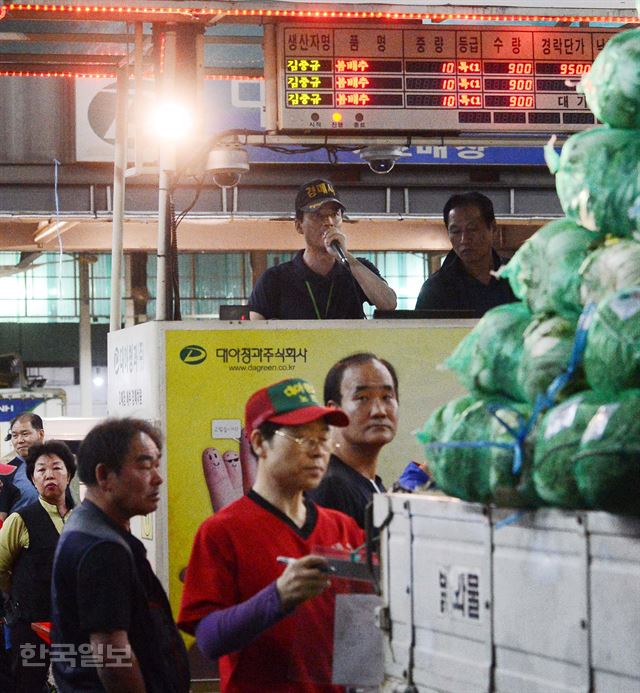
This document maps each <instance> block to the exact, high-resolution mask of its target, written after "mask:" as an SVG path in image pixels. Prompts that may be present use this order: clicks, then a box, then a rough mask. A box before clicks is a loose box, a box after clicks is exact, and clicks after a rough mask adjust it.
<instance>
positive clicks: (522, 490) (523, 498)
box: [488, 403, 544, 508]
mask: <svg viewBox="0 0 640 693" xmlns="http://www.w3.org/2000/svg"><path fill="white" fill-rule="evenodd" d="M518 414H520V416H518ZM530 416H531V409H530V408H529V407H528V406H524V405H521V404H517V403H513V404H511V405H510V406H509V408H504V407H503V408H500V409H498V410H497V411H496V412H495V415H492V416H491V417H490V421H489V430H488V434H489V438H488V440H491V441H505V442H508V443H511V442H513V440H514V438H513V436H512V435H510V434H508V431H507V429H506V428H505V426H504V425H503V424H502V423H501V421H502V422H504V423H505V424H507V426H509V427H510V428H511V429H512V430H513V431H517V430H518V429H519V428H520V426H522V424H523V423H524V421H525V420H526V419H528V418H529V417H530ZM499 419H500V420H499ZM521 455H522V456H521V460H520V468H519V470H518V472H517V473H514V469H513V467H514V454H513V452H512V451H509V450H504V449H500V448H493V449H492V453H491V460H490V466H489V488H490V490H491V496H492V499H493V502H494V503H495V504H496V505H499V506H504V507H509V508H537V507H539V506H541V505H544V501H543V500H542V499H541V498H540V496H539V495H538V493H537V491H536V488H535V484H534V483H533V473H532V472H533V444H532V441H531V440H530V439H527V440H525V441H524V442H523V444H522V448H521Z"/></svg>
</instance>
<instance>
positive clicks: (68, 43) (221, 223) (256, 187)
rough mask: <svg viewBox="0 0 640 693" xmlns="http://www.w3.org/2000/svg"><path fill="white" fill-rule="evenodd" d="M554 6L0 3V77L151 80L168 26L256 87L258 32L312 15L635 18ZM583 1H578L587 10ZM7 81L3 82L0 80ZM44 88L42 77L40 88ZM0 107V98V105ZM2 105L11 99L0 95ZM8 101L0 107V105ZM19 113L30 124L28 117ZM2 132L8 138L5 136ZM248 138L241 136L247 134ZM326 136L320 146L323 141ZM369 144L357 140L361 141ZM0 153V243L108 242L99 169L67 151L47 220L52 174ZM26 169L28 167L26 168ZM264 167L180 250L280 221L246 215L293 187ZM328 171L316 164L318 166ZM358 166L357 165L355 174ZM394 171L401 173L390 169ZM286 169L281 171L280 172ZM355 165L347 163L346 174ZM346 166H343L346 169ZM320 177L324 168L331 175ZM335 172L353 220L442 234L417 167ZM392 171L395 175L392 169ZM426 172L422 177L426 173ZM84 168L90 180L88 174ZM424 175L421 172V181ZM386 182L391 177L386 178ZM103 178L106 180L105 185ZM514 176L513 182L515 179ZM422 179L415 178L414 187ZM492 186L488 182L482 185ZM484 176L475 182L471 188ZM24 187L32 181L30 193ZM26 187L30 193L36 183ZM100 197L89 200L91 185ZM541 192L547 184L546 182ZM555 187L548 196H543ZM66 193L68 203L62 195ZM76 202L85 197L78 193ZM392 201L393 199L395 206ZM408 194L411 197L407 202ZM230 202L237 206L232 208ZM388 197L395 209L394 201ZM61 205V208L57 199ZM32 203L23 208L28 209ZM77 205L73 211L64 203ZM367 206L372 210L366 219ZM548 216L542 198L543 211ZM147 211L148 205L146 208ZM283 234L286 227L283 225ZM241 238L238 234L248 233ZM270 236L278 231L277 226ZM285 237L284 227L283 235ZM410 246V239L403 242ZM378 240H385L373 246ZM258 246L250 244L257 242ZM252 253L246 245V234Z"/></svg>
mask: <svg viewBox="0 0 640 693" xmlns="http://www.w3.org/2000/svg"><path fill="white" fill-rule="evenodd" d="M560 5H561V6H559V7H554V8H549V7H548V3H547V2H546V1H545V0H508V2H506V3H501V4H499V5H475V4H471V3H469V2H464V1H457V0H451V1H450V2H446V3H445V2H436V3H435V4H427V3H424V2H418V1H416V2H414V1H412V0H404V2H400V3H389V2H383V3H377V2H357V1H351V2H338V1H334V2H330V3H329V2H326V3H317V2H310V1H309V2H305V1H300V0H297V1H295V2H286V1H279V2H269V1H268V0H264V1H263V2H255V1H253V0H251V1H246V0H236V1H232V2H215V1H196V0H185V1H177V0H166V1H165V0H128V1H127V2H115V1H114V0H98V2H95V3H88V2H82V1H81V0H68V1H67V2H46V3H43V4H40V3H15V2H9V3H7V2H5V3H3V4H2V5H0V79H2V80H3V81H2V83H1V84H2V86H4V87H6V85H7V79H8V80H9V81H10V80H11V78H13V77H15V78H26V77H30V78H35V79H38V78H41V79H43V80H44V78H46V77H58V78H61V79H62V80H63V81H64V78H67V79H69V78H79V77H86V78H90V77H98V76H106V77H110V78H114V79H115V78H116V76H117V75H118V74H119V73H120V74H122V73H125V74H126V75H127V76H128V77H129V78H130V79H131V80H136V79H139V78H142V77H144V76H146V75H149V74H150V75H152V76H153V73H154V70H155V69H157V65H158V61H159V60H162V57H163V56H162V50H163V43H162V41H161V40H158V37H159V36H162V35H163V32H164V31H165V30H167V28H171V30H174V29H176V28H177V30H178V31H180V30H182V29H184V28H185V27H186V29H185V31H189V30H190V29H193V31H194V32H196V33H198V32H200V33H201V34H202V37H203V40H202V53H201V55H199V56H197V59H198V60H200V61H201V64H202V71H201V75H202V77H203V78H204V79H206V78H213V77H215V78H218V79H237V80H262V79H263V78H264V51H263V45H262V44H263V38H264V36H263V35H264V27H265V26H267V25H270V24H273V23H274V22H276V23H277V22H279V21H283V20H290V19H292V18H294V19H300V20H305V19H311V20H314V21H323V22H341V21H344V20H347V19H349V20H354V19H356V20H358V21H359V22H361V21H363V22H370V23H371V24H372V25H375V24H378V23H380V22H387V23H397V22H403V23H407V22H408V23H416V24H420V23H422V22H425V21H426V22H434V23H442V22H445V23H446V22H451V21H464V22H467V23H472V24H475V23H478V22H483V21H490V20H493V21H502V22H516V23H517V22H531V21H534V20H536V21H545V22H548V23H551V24H556V25H568V24H571V23H575V22H578V23H581V24H584V23H587V22H605V23H614V24H616V25H619V26H632V25H636V24H638V23H639V22H640V19H639V18H638V16H637V14H636V12H635V7H634V3H633V0H598V1H597V2H591V1H588V2H585V0H562V2H561V3H560ZM585 5H586V6H585ZM4 78H7V79H4ZM43 83H44V82H43ZM5 101H6V100H5ZM8 101H9V102H10V101H11V99H9V100H8ZM9 107H10V105H6V104H5V108H9ZM25 117H27V118H28V117H29V114H28V113H26V114H25ZM56 119H57V114H52V118H51V126H52V127H58V128H61V129H63V130H64V128H65V127H66V124H64V123H62V124H61V123H59V122H56ZM4 136H5V137H7V135H6V133H5V135H4ZM253 138H254V141H258V140H260V139H261V138H262V139H265V140H266V139H267V138H269V139H270V140H271V141H273V142H277V143H278V144H280V145H282V146H285V147H286V146H287V145H288V144H296V143H299V142H303V141H315V142H316V143H318V142H320V143H322V139H323V138H319V139H318V138H316V139H315V140H310V139H309V138H307V140H305V138H304V137H302V136H300V137H297V138H296V137H289V136H284V137H282V136H279V135H278V134H277V133H270V134H268V135H265V134H262V135H260V134H258V135H253ZM245 141H246V142H250V138H249V137H247V138H246V139H245ZM324 141H325V142H326V141H328V140H327V138H324ZM339 141H340V142H342V143H344V144H352V145H356V144H357V142H355V141H354V138H353V137H351V138H346V139H345V138H342V139H339ZM363 141H364V142H371V141H374V138H372V137H371V136H367V137H365V138H364V139H361V140H360V145H362V142H363ZM382 141H384V142H397V143H404V142H406V138H404V139H403V138H397V139H394V138H393V137H389V136H388V135H387V136H386V137H384V138H382ZM413 141H414V142H420V141H424V143H426V144H428V143H433V144H438V143H440V142H441V141H442V140H441V139H438V138H424V139H423V140H419V139H418V138H414V140H413ZM2 154H3V152H2V151H1V149H0V185H5V186H6V188H5V191H6V194H4V195H3V197H4V199H5V200H15V203H14V204H13V206H10V205H9V203H6V202H5V203H4V204H3V203H0V239H1V242H0V247H3V248H5V249H8V248H15V249H17V248H20V249H22V250H38V249H40V250H41V249H46V248H51V249H54V248H55V247H56V244H55V234H53V233H51V230H52V229H54V230H55V231H56V232H61V233H64V238H65V246H66V248H67V249H69V250H70V251H71V250H78V251H82V250H87V251H94V250H100V249H102V250H105V249H108V247H109V242H108V238H109V235H110V225H111V222H112V218H113V213H112V209H113V199H112V197H113V190H112V189H111V185H110V182H111V181H110V178H111V176H112V171H113V169H111V168H110V167H109V166H104V165H103V166H101V167H99V168H97V167H95V166H94V167H87V166H80V165H75V164H73V154H72V153H71V154H70V156H69V162H70V164H72V165H68V166H66V168H65V170H64V171H63V173H64V175H61V185H63V186H64V190H62V192H63V193H64V194H63V196H62V206H61V209H60V210H59V211H58V213H57V214H56V215H55V216H54V215H52V209H53V205H52V204H51V203H49V207H48V208H46V206H45V203H40V206H37V203H35V202H33V200H34V199H36V198H35V197H34V195H33V192H34V190H40V188H38V187H37V186H42V185H50V184H51V182H52V181H51V178H52V173H51V167H50V166H48V167H47V170H46V171H45V170H44V168H43V162H42V161H38V162H35V163H34V162H32V161H30V160H20V157H19V155H16V156H15V157H13V158H11V157H10V156H9V157H4V156H2ZM137 163H138V162H135V161H134V162H133V169H134V170H133V171H132V170H131V168H130V169H129V175H130V179H131V181H132V182H135V184H136V185H137V184H140V185H141V186H143V187H145V186H146V187H145V190H146V193H145V194H146V195H147V198H149V191H151V193H152V192H153V190H154V187H156V186H157V182H156V180H157V179H156V172H154V171H153V170H152V169H149V168H146V169H145V168H139V169H138V170H135V169H136V165H137ZM32 164H33V165H32ZM276 168H277V167H271V169H269V167H268V166H267V167H264V169H263V172H261V173H260V172H258V173H255V174H254V172H253V171H252V173H251V175H250V176H248V177H247V179H246V180H247V181H248V182H249V183H252V184H253V187H250V188H248V193H247V194H243V191H242V190H241V191H240V193H239V194H238V192H237V191H233V193H231V192H230V191H224V190H223V191H217V193H216V197H215V201H214V202H213V207H212V208H211V207H209V209H207V210H201V211H198V208H197V207H196V209H195V210H194V211H195V212H196V213H195V214H194V216H193V217H191V218H187V219H186V220H185V222H184V225H183V227H182V229H183V236H182V239H183V242H184V243H185V247H193V249H197V248H198V247H199V248H200V249H202V248H203V247H210V248H211V249H220V247H221V246H220V239H224V238H227V239H228V238H229V233H228V231H229V230H230V229H232V230H233V231H234V238H236V239H239V241H238V242H239V244H240V246H241V247H242V246H243V244H245V243H247V244H248V243H249V240H248V239H247V240H246V241H245V240H243V238H244V236H243V233H244V231H243V229H252V228H254V226H255V219H256V217H258V218H260V219H261V221H263V222H267V221H269V223H270V224H271V226H272V227H273V228H274V229H279V228H280V227H282V228H283V229H284V224H289V222H288V219H289V214H290V208H289V206H288V205H289V203H283V204H282V205H280V206H278V205H277V204H274V205H273V206H272V207H267V208H266V209H264V208H263V209H262V210H256V209H255V208H253V207H252V203H253V200H254V199H256V198H257V197H259V194H254V193H260V191H262V190H269V191H273V189H274V187H273V186H274V180H275V179H276V177H277V178H278V179H279V180H281V181H282V186H283V188H282V194H283V195H284V194H285V191H286V194H287V198H288V197H289V191H290V190H292V189H294V188H295V173H298V175H299V169H297V170H296V169H295V166H294V167H291V168H289V169H287V167H286V166H285V167H282V166H281V167H280V168H279V169H278V171H277V173H276V170H275V169H276ZM327 168H328V167H327V166H325V167H324V169H325V170H326V169H327ZM361 168H362V167H361ZM398 168H399V167H398ZM285 169H286V170H285ZM352 169H353V167H352ZM352 169H351V170H352ZM329 170H330V169H329ZM345 170H346V171H347V173H345V174H344V175H342V179H343V180H344V185H345V186H349V185H351V183H352V181H355V188H354V189H356V190H359V189H361V188H367V189H369V190H370V191H372V192H371V194H372V195H374V196H375V198H376V200H382V202H376V203H375V204H374V205H370V204H369V199H368V198H367V202H366V204H365V203H364V202H363V204H362V206H361V208H360V209H358V208H357V205H356V213H355V214H354V216H353V219H354V221H357V220H358V219H363V220H366V221H367V223H369V222H376V221H377V222H384V223H385V224H386V225H387V228H391V229H392V233H393V236H394V238H396V239H397V238H398V236H399V234H404V233H405V232H406V230H407V227H408V226H409V225H410V224H409V223H408V222H411V220H412V219H411V217H412V215H414V216H416V217H417V218H419V219H420V220H421V222H422V229H423V233H424V231H425V228H426V229H427V230H429V229H430V230H431V232H432V233H433V238H434V239H435V238H437V237H438V236H441V234H442V231H441V225H440V220H439V218H437V217H436V216H435V215H433V214H431V218H429V217H430V215H429V214H428V213H426V212H425V211H424V209H423V207H422V206H421V204H420V203H418V202H414V199H417V198H416V196H415V195H414V194H413V191H414V189H415V187H416V186H420V185H424V178H422V179H421V178H420V176H418V175H417V174H416V171H412V170H410V169H409V168H407V169H405V171H406V173H405V175H403V176H396V177H394V179H393V184H392V185H391V178H388V179H384V177H383V178H382V179H381V178H380V177H375V176H369V175H368V173H369V172H368V171H365V175H361V174H358V175H353V174H352V173H349V172H348V171H349V169H347V168H345ZM397 170H398V169H396V173H397ZM425 170H426V169H424V167H423V168H422V170H421V173H424V171H425ZM88 171H90V174H89V173H88ZM431 173H433V171H431V172H430V174H431ZM394 175H395V174H394ZM91 176H93V177H94V179H95V181H97V185H94V183H93V182H92V183H91V184H90V185H86V183H87V180H88V179H90V177H91ZM105 178H106V180H105ZM516 178H517V176H516ZM525 178H526V179H527V181H528V182H527V183H526V184H525V187H527V186H528V187H529V188H531V189H534V188H539V189H543V188H544V187H545V183H544V182H541V179H542V178H543V176H538V177H537V178H536V176H535V174H533V173H528V174H527V175H526V176H525ZM421 180H422V182H421ZM455 180H456V178H455V174H453V176H452V177H451V178H450V179H449V180H448V181H446V182H445V183H444V185H443V188H446V186H447V185H450V184H451V182H452V181H455ZM487 180H489V185H491V176H489V178H488V179H487ZM79 183H82V185H85V186H86V189H87V190H90V192H89V193H88V194H87V195H86V197H87V198H88V199H87V201H86V202H79V200H82V199H83V197H82V196H79V195H78V188H77V185H78V184H79ZM482 183H483V180H480V181H479V185H480V186H481V185H482ZM24 186H32V187H31V188H29V193H27V192H25V190H26V188H25V187H24ZM34 186H36V187H34ZM96 187H97V188H98V192H97V193H94V188H96ZM546 187H547V188H549V185H548V183H547V184H546ZM189 193H190V190H189V186H188V185H187V186H185V192H184V197H185V198H187V197H189ZM552 193H553V191H551V194H552ZM94 194H95V195H96V196H97V197H100V196H104V198H105V199H104V202H103V203H96V200H95V199H94ZM443 194H444V193H443ZM64 195H66V196H67V197H66V198H65V196H64ZM83 196H84V193H83ZM396 198H399V199H396ZM410 198H411V199H410ZM150 199H151V200H152V201H153V202H152V204H151V205H147V206H146V208H142V209H140V208H138V209H131V208H127V209H126V210H125V219H124V225H125V248H148V247H149V246H150V245H153V242H152V240H151V239H152V238H153V232H152V231H151V228H152V226H153V224H154V223H157V211H155V212H154V207H153V203H154V202H155V200H154V197H153V195H151V197H150ZM238 199H239V200H240V204H238ZM394 199H396V202H395V203H394ZM65 200H67V201H65ZM31 205H33V206H31ZM74 205H75V206H74ZM366 207H369V208H373V209H374V210H375V211H373V212H367V209H366ZM541 207H543V208H544V210H549V209H550V207H549V205H548V203H545V204H543V205H541ZM156 209H157V208H156ZM550 213H551V214H552V215H557V213H558V209H557V207H556V208H553V207H552V208H551V209H550ZM505 216H506V217H508V218H505V220H504V222H505V229H506V230H512V229H515V233H516V236H518V234H519V236H520V237H522V236H523V235H526V234H527V233H528V231H529V230H530V229H528V228H527V227H528V226H530V225H531V224H532V223H533V224H537V225H538V226H539V225H540V223H541V221H540V219H541V218H542V219H544V216H545V215H544V212H542V211H541V212H540V213H536V210H535V209H534V208H531V207H528V206H522V205H519V204H517V201H516V203H515V204H514V203H513V200H512V201H511V203H509V205H508V209H507V210H506V211H505ZM203 225H208V226H209V227H215V228H217V229H218V230H220V229H223V228H224V229H225V230H224V231H223V232H222V233H221V234H219V235H218V236H216V238H217V240H215V239H214V241H213V242H211V243H209V244H208V245H207V244H205V243H198V241H197V238H202V227H203ZM287 228H288V227H287ZM247 233H248V231H247ZM276 233H277V231H276ZM283 233H284V231H283ZM408 238H409V239H412V238H415V236H414V237H412V236H411V234H409V235H408ZM382 245H384V243H383V244H382ZM257 246H258V247H259V243H258V244H257ZM253 247H256V242H255V238H254V239H253Z"/></svg>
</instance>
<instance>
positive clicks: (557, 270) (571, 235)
mask: <svg viewBox="0 0 640 693" xmlns="http://www.w3.org/2000/svg"><path fill="white" fill-rule="evenodd" d="M600 240H601V235H600V234H596V233H594V232H593V231H587V229H584V228H582V227H581V226H578V224H576V223H575V221H573V220H572V219H557V220H555V221H552V222H550V223H549V224H546V225H545V226H543V227H542V228H541V229H539V230H538V231H537V232H536V233H534V234H533V236H531V237H530V238H528V239H527V240H526V241H525V242H524V243H523V244H522V245H521V246H520V248H518V250H517V251H516V253H515V254H514V256H513V257H512V258H511V260H509V262H508V263H507V264H506V265H504V266H503V267H501V268H500V270H499V271H498V276H500V277H504V278H506V279H508V280H509V284H510V285H511V288H512V290H513V293H514V294H515V295H516V296H517V297H518V298H520V299H522V300H523V301H524V302H525V303H526V304H527V305H528V306H529V309H530V310H531V312H532V313H556V314H558V315H562V316H563V317H566V318H568V319H569V320H577V318H578V316H579V315H580V313H581V311H582V304H581V302H580V277H579V275H578V270H579V268H580V266H581V264H582V263H583V262H584V260H585V258H586V257H587V256H588V254H589V252H590V251H591V249H592V247H594V246H595V245H596V244H597V243H598V242H599V241H600Z"/></svg>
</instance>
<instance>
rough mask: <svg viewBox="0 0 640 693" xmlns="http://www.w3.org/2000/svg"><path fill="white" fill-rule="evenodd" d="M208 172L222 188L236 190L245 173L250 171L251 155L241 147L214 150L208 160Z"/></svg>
mask: <svg viewBox="0 0 640 693" xmlns="http://www.w3.org/2000/svg"><path fill="white" fill-rule="evenodd" d="M206 168H207V171H210V172H211V173H212V174H213V182H214V183H215V184H216V185H219V186H220V187H221V188H235V186H236V185H238V183H239V182H240V178H241V177H242V174H243V173H246V172H247V171H248V170H249V155H248V154H247V152H246V151H245V150H244V149H242V148H241V147H219V148H218V149H212V150H211V151H210V152H209V157H208V158H207V166H206Z"/></svg>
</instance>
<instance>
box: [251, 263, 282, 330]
mask: <svg viewBox="0 0 640 693" xmlns="http://www.w3.org/2000/svg"><path fill="white" fill-rule="evenodd" d="M272 270H273V268H272ZM277 296H278V284H277V282H276V281H275V274H274V272H273V271H269V270H268V269H267V270H266V271H265V272H263V273H262V274H261V275H260V277H258V281H257V282H256V285H255V286H254V287H253V291H252V292H251V296H249V301H248V304H249V320H269V319H271V318H272V317H273V315H274V310H275V306H277V305H278V298H277Z"/></svg>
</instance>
